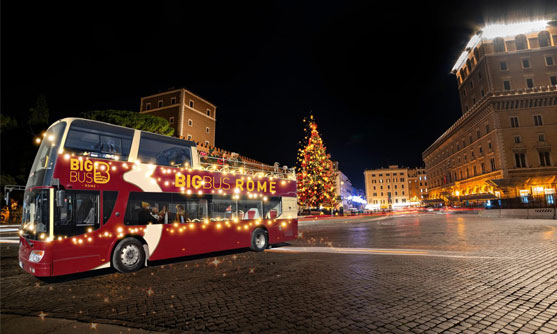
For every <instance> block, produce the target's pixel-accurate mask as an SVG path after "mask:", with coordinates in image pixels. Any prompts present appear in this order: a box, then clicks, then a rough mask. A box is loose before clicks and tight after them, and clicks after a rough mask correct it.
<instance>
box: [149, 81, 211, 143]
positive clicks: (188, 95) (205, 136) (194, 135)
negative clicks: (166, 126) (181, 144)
mask: <svg viewBox="0 0 557 334" xmlns="http://www.w3.org/2000/svg"><path fill="white" fill-rule="evenodd" d="M216 109H217V108H216V106H215V105H214V104H212V103H211V102H209V101H207V100H205V99H203V98H201V97H199V96H198V95H195V94H193V93H192V92H190V91H188V90H186V89H184V88H180V89H173V90H169V91H166V92H162V93H158V94H153V95H149V96H145V97H142V98H141V104H140V112H141V113H149V114H152V115H154V116H159V117H162V118H164V119H166V120H167V121H168V122H169V123H170V125H171V126H172V127H173V128H174V134H175V135H176V136H178V137H181V138H184V139H188V140H193V141H195V142H197V143H199V144H201V145H204V146H215V131H216V120H217V119H216Z"/></svg>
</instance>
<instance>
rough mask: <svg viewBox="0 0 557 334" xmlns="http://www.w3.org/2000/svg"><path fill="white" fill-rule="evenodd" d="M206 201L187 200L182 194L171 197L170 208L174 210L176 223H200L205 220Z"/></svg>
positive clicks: (198, 199) (197, 199) (200, 199)
mask: <svg viewBox="0 0 557 334" xmlns="http://www.w3.org/2000/svg"><path fill="white" fill-rule="evenodd" d="M207 202H208V201H207V199H205V198H189V197H187V196H185V195H183V194H174V195H173V196H172V207H173V208H174V210H176V218H175V221H176V222H178V223H182V222H184V223H187V222H201V221H203V220H204V219H205V218H207V216H208V215H207Z"/></svg>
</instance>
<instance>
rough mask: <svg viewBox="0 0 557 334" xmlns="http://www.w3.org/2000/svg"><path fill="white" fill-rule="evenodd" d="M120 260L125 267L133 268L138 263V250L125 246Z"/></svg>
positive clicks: (131, 246)
mask: <svg viewBox="0 0 557 334" xmlns="http://www.w3.org/2000/svg"><path fill="white" fill-rule="evenodd" d="M120 258H121V259H122V263H123V264H124V265H125V266H129V267H131V266H133V265H135V264H136V263H137V261H139V249H138V248H137V247H136V246H134V245H127V246H126V247H124V249H122V253H121V256H120Z"/></svg>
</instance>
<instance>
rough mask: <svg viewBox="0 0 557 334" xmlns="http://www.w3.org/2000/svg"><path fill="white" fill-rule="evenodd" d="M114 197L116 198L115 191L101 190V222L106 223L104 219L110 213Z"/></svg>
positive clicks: (106, 218)
mask: <svg viewBox="0 0 557 334" xmlns="http://www.w3.org/2000/svg"><path fill="white" fill-rule="evenodd" d="M116 198H118V192H117V191H103V224H106V221H107V220H108V218H110V215H112V210H114V205H115V204H116Z"/></svg>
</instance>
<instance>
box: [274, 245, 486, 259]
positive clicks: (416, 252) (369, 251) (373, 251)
mask: <svg viewBox="0 0 557 334" xmlns="http://www.w3.org/2000/svg"><path fill="white" fill-rule="evenodd" d="M266 252H273V253H329V254H362V255H407V256H435V257H448V258H463V259H492V258H493V257H490V256H474V255H463V254H458V253H454V252H443V251H432V250H420V249H384V248H339V247H290V246H287V247H279V248H272V249H267V250H266Z"/></svg>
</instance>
